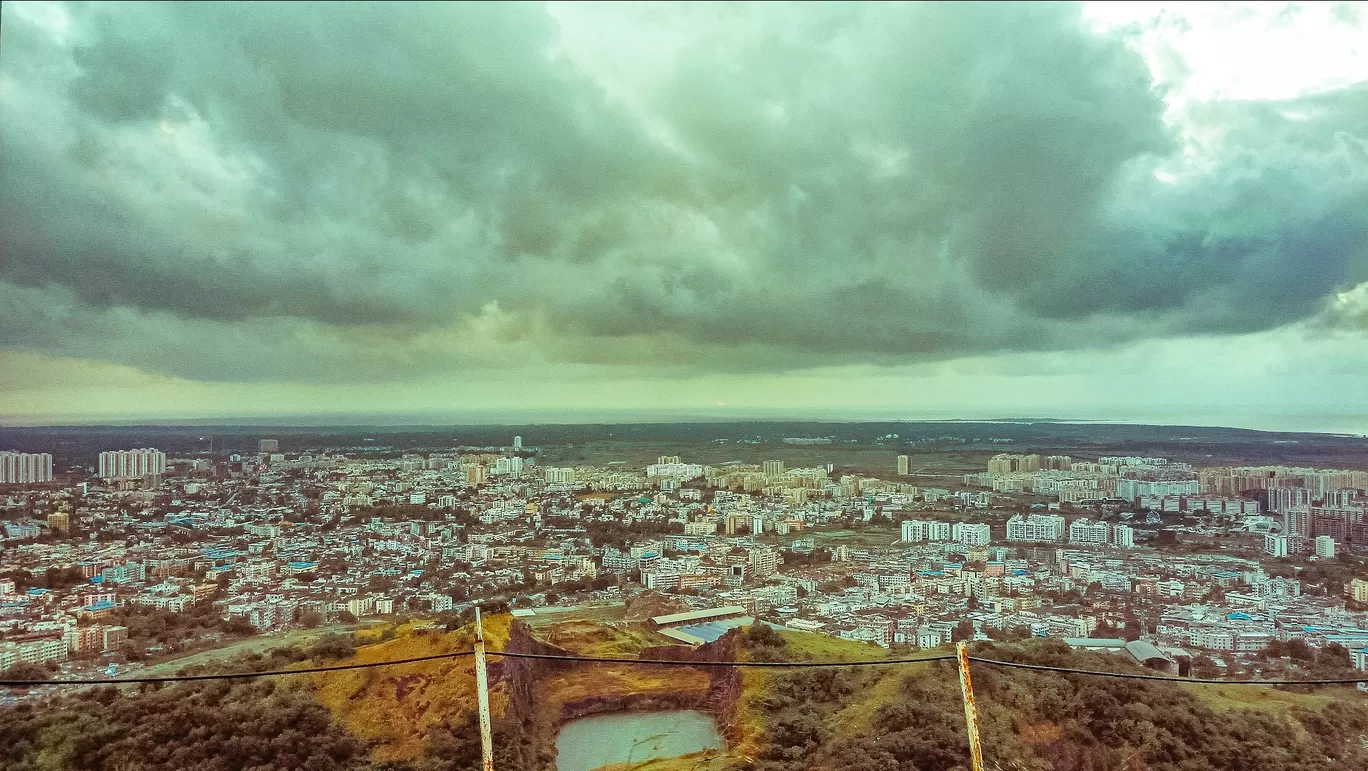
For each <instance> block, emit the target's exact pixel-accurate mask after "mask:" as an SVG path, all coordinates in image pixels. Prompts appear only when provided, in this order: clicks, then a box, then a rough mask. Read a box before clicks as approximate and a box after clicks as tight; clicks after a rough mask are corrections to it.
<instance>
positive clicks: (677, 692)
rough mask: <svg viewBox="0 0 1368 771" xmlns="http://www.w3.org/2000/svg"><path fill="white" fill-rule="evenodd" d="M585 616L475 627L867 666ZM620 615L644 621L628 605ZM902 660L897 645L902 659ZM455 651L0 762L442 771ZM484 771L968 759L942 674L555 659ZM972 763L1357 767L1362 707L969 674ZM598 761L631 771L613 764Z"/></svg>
mask: <svg viewBox="0 0 1368 771" xmlns="http://www.w3.org/2000/svg"><path fill="white" fill-rule="evenodd" d="M596 613H597V615H596V616H595V617H594V618H593V620H590V618H587V617H580V618H574V617H568V618H565V619H563V620H562V619H556V620H554V621H549V620H545V619H541V618H539V619H537V620H536V623H535V625H534V626H530V627H529V626H523V625H521V624H518V623H515V622H514V620H513V619H512V618H510V617H509V616H507V615H492V616H489V617H487V618H486V619H485V633H486V640H487V642H488V645H489V648H490V650H493V651H498V650H504V649H505V648H507V649H509V650H513V649H518V650H542V651H569V652H575V653H583V654H587V655H595V656H617V657H623V656H626V657H632V656H639V655H645V656H647V657H662V656H678V655H686V656H687V655H692V656H704V655H707V656H715V657H722V658H723V659H724V660H731V658H732V657H735V658H740V659H752V660H770V661H776V660H798V661H849V660H857V659H859V660H864V659H871V658H882V657H886V656H888V655H889V654H888V653H887V652H886V651H884V650H882V649H880V648H877V647H874V646H871V645H867V644H862V643H853V642H845V641H841V640H835V639H832V638H827V637H822V636H816V635H809V634H804V633H800V632H790V631H783V632H776V631H774V630H771V629H769V628H767V627H752V628H751V629H750V630H748V631H746V632H743V633H739V634H737V635H734V636H732V637H728V638H724V639H723V640H722V641H719V642H718V643H714V644H712V645H711V646H707V647H705V649H699V650H698V651H692V652H683V653H681V650H682V649H679V648H668V647H661V646H664V645H666V643H667V642H668V641H667V640H665V639H664V638H661V637H659V636H657V635H655V634H654V633H652V632H650V631H648V630H646V629H645V628H644V627H643V626H641V625H640V624H639V623H635V622H636V620H637V619H635V618H632V619H627V618H626V617H625V613H622V612H619V613H618V614H617V615H616V617H611V616H612V614H608V616H610V617H604V616H605V614H604V613H603V612H602V611H596ZM632 615H633V616H634V617H635V616H637V615H640V613H636V614H632ZM472 640H473V631H472V629H471V628H470V627H469V626H465V627H461V628H455V629H450V630H448V629H445V628H442V627H433V626H431V625H413V624H407V625H403V626H398V627H392V628H388V629H373V630H368V631H367V632H365V633H363V634H362V636H360V637H359V639H356V640H345V641H339V640H338V639H337V638H333V639H331V640H329V641H326V642H321V643H319V644H317V645H315V646H314V648H312V649H309V650H298V649H293V648H290V649H283V650H277V651H274V652H272V653H271V654H267V655H263V654H254V655H253V656H251V657H246V658H243V659H241V660H238V661H234V662H231V663H230V664H229V665H228V668H232V669H242V668H250V667H255V668H257V669H276V668H282V667H305V666H309V665H310V664H315V663H328V664H331V663H349V662H356V663H363V662H374V661H385V660H394V659H401V658H412V657H418V656H426V655H432V654H437V653H444V652H451V651H458V650H469V649H470V646H471V643H472ZM979 654H980V655H983V656H985V657H992V658H999V659H1006V660H1017V661H1025V662H1034V663H1042V664H1051V665H1058V666H1071V667H1080V668H1088V669H1111V670H1122V669H1127V668H1128V665H1127V664H1125V663H1124V662H1122V661H1121V660H1119V659H1118V658H1116V657H1107V656H1104V655H1101V654H1084V653H1077V652H1073V651H1070V650H1069V649H1068V648H1067V647H1066V646H1064V645H1063V644H1062V643H1059V642H1058V641H1033V642H1028V643H1020V644H1015V645H1011V646H1007V645H998V646H994V645H992V644H982V646H981V649H980V650H979ZM904 655H905V654H904ZM473 667H474V665H473V661H472V659H470V658H456V659H444V660H438V661H429V662H419V663H412V664H404V665H400V666H395V667H384V668H374V669H363V670H352V671H343V672H332V673H322V674H310V675H300V676H295V677H285V678H278V679H270V680H259V681H216V682H205V683H185V684H179V685H175V686H168V687H163V688H159V689H148V690H146V691H145V692H138V691H134V690H127V691H117V690H115V689H113V688H101V689H94V690H88V691H85V692H83V693H80V694H77V695H72V696H66V697H62V698H59V699H56V700H54V701H52V702H49V703H46V704H43V705H41V706H33V705H22V706H18V707H9V708H4V709H0V769H3V770H4V771H9V770H10V769H14V770H15V771H21V770H22V771H39V770H40V769H43V770H46V769H107V770H108V771H115V770H116V769H118V770H122V769H139V770H142V769H147V770H148V771H152V770H160V769H166V770H167V771H169V770H170V769H199V770H204V771H210V770H212V771H217V770H218V769H224V771H227V769H255V770H257V771H266V770H267V769H294V768H298V769H308V770H309V771H331V770H333V769H337V770H339V771H340V770H343V769H345V770H348V771H382V770H384V771H455V770H456V769H463V770H464V769H472V770H473V769H476V768H478V766H479V743H478V734H477V732H476V722H475V693H474V668H473ZM490 670H491V678H492V682H493V686H492V690H493V693H492V706H493V712H494V724H495V743H496V758H495V760H496V768H498V769H501V771H502V769H508V770H509V771H514V770H515V769H516V770H517V771H550V770H551V769H554V761H555V758H554V748H553V741H554V736H555V731H556V729H557V727H558V726H559V724H560V723H561V722H562V721H563V720H565V719H570V718H573V717H577V716H579V715H583V714H591V713H593V712H596V711H604V710H616V709H623V708H633V709H652V708H656V709H658V708H669V707H688V708H695V709H703V710H705V711H709V712H711V713H712V714H713V715H714V716H715V717H716V719H717V720H718V723H719V726H720V728H721V730H722V732H723V734H724V735H725V736H726V738H727V744H728V747H727V749H726V751H725V752H722V753H699V754H696V755H692V756H687V757H684V758H678V759H664V760H655V761H649V762H646V763H636V764H634V765H633V768H632V769H631V771H724V770H726V769H738V770H740V769H750V770H753V771H780V770H781V769H783V770H785V771H787V770H789V769H810V770H812V771H819V770H825V769H831V771H838V770H839V771H891V770H893V769H897V770H899V771H942V770H948V769H958V768H967V765H968V752H967V740H966V737H965V731H964V724H963V713H962V707H961V703H960V696H959V686H958V682H957V679H956V674H955V670H954V668H953V663H952V662H927V663H924V664H911V665H898V666H888V667H861V668H838V669H791V670H790V669H746V670H743V671H741V672H739V673H738V672H737V671H736V670H732V669H727V668H705V667H687V666H685V667H669V668H665V667H659V666H641V665H630V664H612V665H597V664H596V665H566V664H560V663H546V662H538V661H532V660H527V659H508V658H501V657H491V667H490ZM974 683H975V691H976V695H977V697H978V702H979V705H980V714H981V717H982V730H983V746H984V754H985V760H986V761H987V763H988V767H989V768H996V769H1022V770H1023V771H1045V770H1046V769H1060V770H1061V771H1112V770H1114V771H1125V770H1134V771H1205V770H1207V769H1211V770H1214V771H1312V770H1317V771H1320V770H1324V771H1329V770H1330V769H1368V750H1365V743H1368V702H1366V701H1365V700H1364V699H1363V698H1362V697H1361V696H1360V695H1359V694H1358V692H1357V691H1355V690H1354V689H1352V688H1322V689H1318V690H1316V691H1314V692H1305V693H1302V692H1297V691H1294V690H1291V689H1281V690H1279V689H1273V688H1266V687H1249V686H1243V687H1242V686H1196V685H1188V684H1175V683H1165V682H1150V681H1135V680H1120V679H1106V678H1097V677H1082V676H1076V675H1060V674H1054V673H1046V672H1034V671H1023V670H1014V669H1003V668H998V667H990V666H987V665H976V666H975V670H974ZM612 771H628V770H627V769H613V770H612Z"/></svg>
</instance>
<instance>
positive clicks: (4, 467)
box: [0, 450, 52, 485]
mask: <svg viewBox="0 0 1368 771" xmlns="http://www.w3.org/2000/svg"><path fill="white" fill-rule="evenodd" d="M51 481H52V456H51V455H50V454H48V453H45V452H14V451H13V450H6V451H4V452H0V485H22V484H30V483H38V482H51Z"/></svg>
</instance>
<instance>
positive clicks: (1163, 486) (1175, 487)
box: [1116, 479, 1202, 501]
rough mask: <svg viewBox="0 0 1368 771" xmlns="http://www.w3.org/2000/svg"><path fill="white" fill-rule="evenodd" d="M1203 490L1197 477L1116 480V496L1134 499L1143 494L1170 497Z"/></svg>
mask: <svg viewBox="0 0 1368 771" xmlns="http://www.w3.org/2000/svg"><path fill="white" fill-rule="evenodd" d="M1200 492H1202V483H1201V482H1200V481H1198V480H1196V479H1174V480H1164V481H1150V480H1147V479H1119V480H1117V482H1116V497H1117V498H1125V499H1126V500H1130V501H1133V500H1135V499H1136V498H1140V497H1142V496H1154V497H1159V498H1163V497H1168V496H1179V495H1197V494H1198V493H1200Z"/></svg>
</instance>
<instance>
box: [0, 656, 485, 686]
mask: <svg viewBox="0 0 1368 771" xmlns="http://www.w3.org/2000/svg"><path fill="white" fill-rule="evenodd" d="M474 655H475V652H474V651H457V652H455V653H437V654H434V655H432V656H415V657H414V658H411V659H394V660H392V661H371V662H367V663H364V664H337V665H333V666H327V667H308V668H305V669H276V670H269V671H263V672H222V673H218V674H212V675H168V676H166V677H115V678H110V679H109V680H0V687H15V688H36V687H38V686H43V685H121V684H132V683H187V682H192V681H197V680H245V679H249V678H253V677H280V676H282V675H307V674H313V673H316V672H340V671H342V670H347V669H374V668H376V667H392V666H395V665H398V664H413V663H415V662H419V661H437V660H439V659H455V658H461V657H463V656H474Z"/></svg>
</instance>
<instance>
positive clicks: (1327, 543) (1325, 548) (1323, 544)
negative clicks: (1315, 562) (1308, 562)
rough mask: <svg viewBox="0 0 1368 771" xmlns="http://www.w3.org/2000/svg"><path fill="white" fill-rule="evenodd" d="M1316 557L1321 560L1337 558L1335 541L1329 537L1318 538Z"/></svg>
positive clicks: (1319, 536)
mask: <svg viewBox="0 0 1368 771" xmlns="http://www.w3.org/2000/svg"><path fill="white" fill-rule="evenodd" d="M1316 556H1317V557H1319V558H1321V559H1332V558H1334V556H1335V539H1334V538H1331V537H1330V536H1328V535H1318V536H1316Z"/></svg>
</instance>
